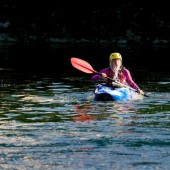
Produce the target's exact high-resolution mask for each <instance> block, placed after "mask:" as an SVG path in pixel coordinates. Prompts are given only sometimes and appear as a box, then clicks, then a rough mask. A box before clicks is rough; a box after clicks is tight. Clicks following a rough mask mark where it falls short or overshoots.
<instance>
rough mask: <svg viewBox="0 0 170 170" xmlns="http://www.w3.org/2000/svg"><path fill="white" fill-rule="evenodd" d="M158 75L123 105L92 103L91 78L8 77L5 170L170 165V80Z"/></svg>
mask: <svg viewBox="0 0 170 170" xmlns="http://www.w3.org/2000/svg"><path fill="white" fill-rule="evenodd" d="M141 73H142V72H141ZM151 75H152V76H150V81H148V79H149V77H148V76H149V74H147V75H144V73H143V74H142V76H143V77H145V80H144V81H143V82H140V84H139V85H140V86H141V87H142V88H143V89H144V91H145V92H146V93H147V95H148V96H149V97H146V98H144V99H143V100H137V101H124V102H122V101H119V102H95V101H93V97H94V96H93V95H94V94H93V92H94V88H95V85H94V84H92V83H91V82H90V81H89V77H59V78H57V77H50V76H49V77H48V76H44V77H43V76H41V77H38V76H35V75H34V76H26V75H19V76H18V75H17V78H16V76H14V74H13V75H11V74H10V75H5V76H2V77H1V88H0V153H1V154H0V155H1V157H0V169H22V170H23V169H55V170H56V169H58V170H61V169H69V170H71V169H74V170H84V169H88V170H99V169H101V170H105V169H126V170H127V169H129V170H132V169H135V170H141V169H146V170H155V169H161V170H162V169H164V170H168V169H169V167H170V163H169V159H170V149H169V145H170V123H169V119H170V93H169V90H170V81H169V78H170V77H167V76H166V77H162V74H158V73H153V74H151ZM153 75H157V76H155V77H154V76H153ZM157 77H159V81H158V79H157ZM160 78H162V79H160Z"/></svg>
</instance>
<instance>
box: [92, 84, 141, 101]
mask: <svg viewBox="0 0 170 170" xmlns="http://www.w3.org/2000/svg"><path fill="white" fill-rule="evenodd" d="M94 94H95V97H94V100H95V101H118V100H119V101H124V100H138V99H143V97H142V96H141V95H139V94H138V93H137V92H134V91H132V90H130V89H129V88H126V87H111V86H106V85H101V84H99V85H97V87H96V89H95V91H94Z"/></svg>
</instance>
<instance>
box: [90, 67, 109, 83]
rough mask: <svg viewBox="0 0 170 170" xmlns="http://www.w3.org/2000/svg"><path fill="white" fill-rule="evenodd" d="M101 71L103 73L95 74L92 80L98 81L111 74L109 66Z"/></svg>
mask: <svg viewBox="0 0 170 170" xmlns="http://www.w3.org/2000/svg"><path fill="white" fill-rule="evenodd" d="M99 73H101V74H102V75H99V74H95V75H94V76H92V77H91V80H92V81H93V82H96V81H98V80H99V79H100V78H105V77H107V76H108V74H109V69H108V68H105V69H103V70H101V71H100V72H99Z"/></svg>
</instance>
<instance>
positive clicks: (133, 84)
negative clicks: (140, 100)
mask: <svg viewBox="0 0 170 170" xmlns="http://www.w3.org/2000/svg"><path fill="white" fill-rule="evenodd" d="M124 75H125V77H126V81H127V83H128V84H129V86H130V87H132V88H133V89H135V90H136V91H138V92H139V93H140V94H142V95H144V92H143V91H142V90H141V89H140V88H139V86H138V85H137V84H136V83H135V82H134V80H133V79H132V76H131V74H130V71H129V70H128V69H125V70H124Z"/></svg>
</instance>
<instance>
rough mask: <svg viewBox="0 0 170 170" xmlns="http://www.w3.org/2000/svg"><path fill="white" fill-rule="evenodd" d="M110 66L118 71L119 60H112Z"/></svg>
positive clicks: (120, 62) (120, 63)
mask: <svg viewBox="0 0 170 170" xmlns="http://www.w3.org/2000/svg"><path fill="white" fill-rule="evenodd" d="M110 65H111V67H112V68H117V69H119V68H120V66H121V65H122V61H121V60H120V59H114V60H112V61H111V63H110Z"/></svg>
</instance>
